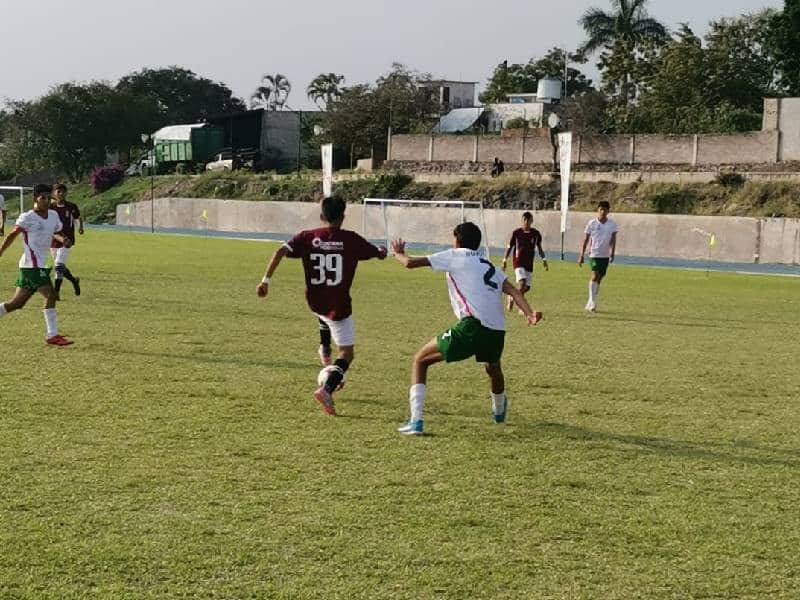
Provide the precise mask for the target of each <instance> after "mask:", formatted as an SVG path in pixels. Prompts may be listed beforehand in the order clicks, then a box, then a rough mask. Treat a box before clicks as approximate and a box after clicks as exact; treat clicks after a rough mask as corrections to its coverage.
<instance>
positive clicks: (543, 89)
mask: <svg viewBox="0 0 800 600" xmlns="http://www.w3.org/2000/svg"><path fill="white" fill-rule="evenodd" d="M536 99H537V100H538V101H539V102H544V103H545V104H552V103H553V102H559V101H560V100H561V80H560V79H556V78H554V77H545V78H544V79H540V80H539V84H538V85H537V87H536Z"/></svg>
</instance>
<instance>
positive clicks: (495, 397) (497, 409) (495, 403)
mask: <svg viewBox="0 0 800 600" xmlns="http://www.w3.org/2000/svg"><path fill="white" fill-rule="evenodd" d="M505 397H506V393H505V392H500V393H499V394H492V412H493V413H494V414H496V415H499V414H501V413H502V412H503V407H504V406H505V402H504V400H505Z"/></svg>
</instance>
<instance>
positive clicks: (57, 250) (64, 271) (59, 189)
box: [50, 183, 83, 300]
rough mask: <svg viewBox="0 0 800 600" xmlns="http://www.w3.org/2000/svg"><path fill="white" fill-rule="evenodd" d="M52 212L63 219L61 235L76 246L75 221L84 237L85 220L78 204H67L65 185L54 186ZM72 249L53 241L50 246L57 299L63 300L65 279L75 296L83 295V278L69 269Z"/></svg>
mask: <svg viewBox="0 0 800 600" xmlns="http://www.w3.org/2000/svg"><path fill="white" fill-rule="evenodd" d="M50 210H54V211H56V212H57V213H58V217H59V218H60V219H61V227H62V229H61V233H62V235H64V236H65V237H68V238H69V239H70V240H71V241H72V245H73V246H74V245H75V221H77V222H78V233H79V234H81V235H83V219H81V211H80V210H78V206H77V204H73V203H72V202H67V186H66V185H64V184H63V183H58V184H56V185H54V186H53V199H52V201H51V202H50ZM70 251H71V248H65V247H64V244H62V243H61V242H59V241H58V240H56V239H55V238H54V239H53V243H52V245H51V246H50V254H52V255H53V262H54V263H55V266H56V284H55V290H56V298H58V299H59V300H60V299H61V284H62V283H64V278H65V277H66V278H67V280H68V281H69V282H70V283H71V284H72V288H73V289H74V290H75V295H76V296H80V295H81V278H80V277H75V276H74V275H73V274H72V272H71V271H70V270H69V269H68V268H67V260H69V254H70Z"/></svg>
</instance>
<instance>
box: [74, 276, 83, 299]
mask: <svg viewBox="0 0 800 600" xmlns="http://www.w3.org/2000/svg"><path fill="white" fill-rule="evenodd" d="M72 287H73V288H75V295H76V296H80V295H81V278H80V277H76V278H75V281H73V282H72Z"/></svg>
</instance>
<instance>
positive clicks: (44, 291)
mask: <svg viewBox="0 0 800 600" xmlns="http://www.w3.org/2000/svg"><path fill="white" fill-rule="evenodd" d="M39 293H40V294H41V295H42V296H44V322H45V325H46V326H47V337H46V340H47V343H48V344H51V345H53V346H69V345H70V344H72V343H73V342H72V340H68V339H67V338H65V337H64V336H61V335H59V334H58V318H57V317H56V291H55V289H54V288H53V286H52V284H51V283H50V275H49V273H48V275H47V283H45V284H43V285H41V286H40V287H39Z"/></svg>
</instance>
